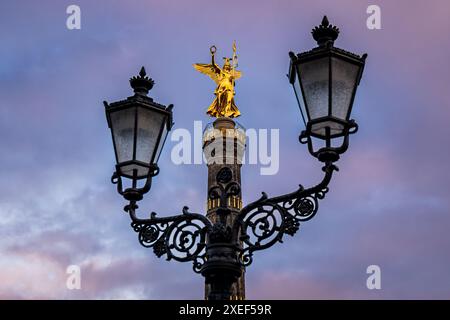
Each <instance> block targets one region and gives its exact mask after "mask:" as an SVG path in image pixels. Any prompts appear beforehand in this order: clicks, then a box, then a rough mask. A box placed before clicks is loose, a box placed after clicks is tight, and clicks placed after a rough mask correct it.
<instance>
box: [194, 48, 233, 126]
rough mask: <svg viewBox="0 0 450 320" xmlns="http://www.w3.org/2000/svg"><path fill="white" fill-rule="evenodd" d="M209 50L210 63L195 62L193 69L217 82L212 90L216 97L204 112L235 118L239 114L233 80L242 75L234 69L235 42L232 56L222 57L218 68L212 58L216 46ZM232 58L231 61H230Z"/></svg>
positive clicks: (214, 115) (215, 115)
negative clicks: (220, 65)
mask: <svg viewBox="0 0 450 320" xmlns="http://www.w3.org/2000/svg"><path fill="white" fill-rule="evenodd" d="M209 51H210V52H211V63H210V64H206V63H195V64H194V68H195V70H197V71H199V72H201V73H203V74H206V75H207V76H209V77H210V78H211V79H213V80H214V82H215V83H216V84H217V88H216V90H215V91H214V94H215V95H216V98H215V99H214V101H213V102H212V103H211V105H210V106H209V108H208V110H207V111H206V113H207V114H208V115H210V116H211V117H216V118H220V117H229V118H236V117H239V116H240V115H241V113H240V112H239V110H238V108H237V106H236V104H235V103H234V95H235V91H234V81H235V80H237V79H239V78H240V77H241V76H242V73H241V72H240V71H237V70H236V67H237V55H236V44H235V43H233V58H232V59H230V58H224V64H223V66H222V68H220V67H219V66H218V65H217V64H216V63H215V60H214V54H215V53H216V46H212V47H211V48H210V49H209ZM230 60H232V63H230Z"/></svg>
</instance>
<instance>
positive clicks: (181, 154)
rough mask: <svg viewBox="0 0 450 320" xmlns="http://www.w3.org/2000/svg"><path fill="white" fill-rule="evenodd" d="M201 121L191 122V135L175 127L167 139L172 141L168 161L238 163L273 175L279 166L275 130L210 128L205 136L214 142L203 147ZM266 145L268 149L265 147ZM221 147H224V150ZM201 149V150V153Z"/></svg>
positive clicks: (179, 162) (278, 145) (277, 138)
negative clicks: (255, 167)
mask: <svg viewBox="0 0 450 320" xmlns="http://www.w3.org/2000/svg"><path fill="white" fill-rule="evenodd" d="M202 128H203V125H202V121H194V128H193V129H194V130H193V135H192V134H191V132H190V131H189V130H188V129H185V128H177V129H175V130H173V131H172V133H171V135H170V140H171V141H172V142H175V145H174V146H173V147H172V149H171V152H170V158H171V160H172V162H173V163H174V164H176V165H180V164H206V163H212V162H214V163H218V164H222V163H225V164H232V163H234V162H235V161H236V162H237V163H239V164H246V163H247V164H258V165H261V168H260V173H261V175H275V174H277V173H278V170H279V166H280V161H279V160H280V159H279V158H280V131H279V129H270V130H268V129H246V130H245V132H244V131H242V132H239V131H237V130H235V129H227V130H223V131H221V130H218V129H211V130H210V132H208V133H206V134H208V135H210V136H211V137H214V139H211V140H212V141H210V143H208V144H207V145H205V146H203V143H204V139H203V138H204V134H203V129H202ZM269 143H270V148H269ZM224 145H225V147H224ZM203 147H204V150H203Z"/></svg>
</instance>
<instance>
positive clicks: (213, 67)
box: [193, 46, 222, 84]
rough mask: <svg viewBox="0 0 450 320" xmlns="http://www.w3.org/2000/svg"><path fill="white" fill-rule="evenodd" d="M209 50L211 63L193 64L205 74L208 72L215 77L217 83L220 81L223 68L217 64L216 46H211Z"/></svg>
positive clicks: (212, 77) (208, 74)
mask: <svg viewBox="0 0 450 320" xmlns="http://www.w3.org/2000/svg"><path fill="white" fill-rule="evenodd" d="M209 51H210V52H211V64H207V63H194V64H193V66H194V68H195V70H197V71H198V72H201V73H203V74H206V75H207V76H208V77H210V78H211V79H213V80H214V82H215V83H216V84H219V81H220V80H219V76H220V73H221V71H222V69H220V67H219V66H218V65H217V64H216V62H215V60H214V54H215V53H216V46H211V48H209Z"/></svg>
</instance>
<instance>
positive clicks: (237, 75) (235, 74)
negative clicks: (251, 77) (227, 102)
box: [233, 70, 242, 80]
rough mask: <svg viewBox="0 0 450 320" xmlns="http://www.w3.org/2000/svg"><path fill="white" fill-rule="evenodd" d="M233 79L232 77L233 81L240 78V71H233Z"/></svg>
mask: <svg viewBox="0 0 450 320" xmlns="http://www.w3.org/2000/svg"><path fill="white" fill-rule="evenodd" d="M233 77H234V80H237V79H239V78H240V77H242V72H241V71H237V70H234V71H233Z"/></svg>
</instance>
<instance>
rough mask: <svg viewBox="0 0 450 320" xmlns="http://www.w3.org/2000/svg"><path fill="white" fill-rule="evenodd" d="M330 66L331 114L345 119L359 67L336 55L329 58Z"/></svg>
mask: <svg viewBox="0 0 450 320" xmlns="http://www.w3.org/2000/svg"><path fill="white" fill-rule="evenodd" d="M331 67H332V70H331V75H332V80H331V81H332V82H331V90H332V100H331V101H332V115H333V116H335V117H336V118H339V119H342V120H347V118H348V111H349V109H350V107H351V106H350V104H351V102H352V96H353V91H354V88H355V86H356V79H357V78H358V74H359V68H360V67H359V66H358V65H356V64H353V63H351V62H347V61H345V60H342V59H339V58H336V57H332V58H331Z"/></svg>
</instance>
